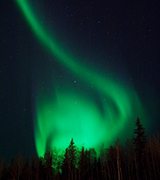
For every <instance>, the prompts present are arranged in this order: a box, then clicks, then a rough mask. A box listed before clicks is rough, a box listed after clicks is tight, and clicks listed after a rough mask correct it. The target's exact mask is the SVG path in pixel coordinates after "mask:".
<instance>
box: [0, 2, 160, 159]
mask: <svg viewBox="0 0 160 180" xmlns="http://www.w3.org/2000/svg"><path fill="white" fill-rule="evenodd" d="M30 5H31V6H32V8H33V9H34V11H35V13H36V15H37V16H38V18H39V20H40V22H41V24H42V28H43V27H45V28H47V30H48V33H49V34H52V33H54V36H55V37H56V38H57V40H58V42H59V44H60V46H61V47H62V48H65V49H67V50H69V51H71V52H72V54H73V55H74V54H75V55H76V56H78V57H80V58H81V59H82V61H83V63H86V64H87V65H89V66H90V67H93V68H96V69H97V72H98V73H100V74H101V73H104V72H105V73H106V75H109V76H114V77H117V78H118V81H119V82H120V83H122V84H125V85H127V84H132V85H133V86H134V87H135V89H136V92H137V94H138V95H139V97H140V99H141V100H142V102H143V104H144V106H145V110H146V112H147V116H148V117H149V119H150V122H149V124H150V126H149V128H147V133H148V134H152V133H153V132H156V131H160V122H159V117H160V111H159V107H160V93H159V92H160V85H159V82H160V80H159V79H160V34H159V32H160V21H159V20H160V2H159V1H158V0H157V1H156V0H152V1H150V0H148V1H145V2H144V1H133V2H132V1H125V0H124V1H121V0H115V1H111V0H109V1H106V0H104V1H103V0H102V1H99V0H97V1H94V0H90V1H87V0H85V1H83V0H82V1H71V0H68V1H65V0H59V1H51V0H45V1H44V0H39V1H38V0H34V1H33V2H32V1H31V2H30ZM0 24H1V28H0V47H1V51H0V155H1V156H3V157H4V158H5V159H6V160H10V159H11V158H12V157H13V156H15V155H17V154H18V153H19V152H22V153H23V154H24V156H26V157H28V156H29V157H30V156H33V155H36V149H35V142H34V132H33V131H34V129H33V122H34V116H35V114H34V105H35V104H34V99H35V96H36V94H35V92H36V91H37V90H38V89H45V90H44V91H45V92H47V93H51V92H50V89H49V87H50V85H51V84H52V83H53V78H52V77H54V78H56V79H58V83H57V86H58V87H59V88H61V85H62V84H63V83H64V82H65V84H66V85H67V83H68V86H70V85H71V84H72V83H73V84H74V83H78V80H77V79H76V77H74V75H70V74H68V73H66V72H65V71H64V68H63V67H61V65H60V64H58V63H57V62H56V61H54V59H53V57H52V56H50V54H49V53H47V51H46V50H44V49H43V48H42V45H41V43H39V42H38V40H37V39H36V37H35V35H34V34H33V33H32V31H31V30H30V28H29V26H28V25H27V23H26V21H25V19H24V17H23V16H22V13H21V12H20V11H19V9H18V8H17V5H16V3H14V1H13V2H10V1H7V0H6V1H4V0H2V1H1V5H0ZM46 77H47V78H46ZM79 88H81V89H82V90H83V88H85V87H83V86H80V87H79Z"/></svg>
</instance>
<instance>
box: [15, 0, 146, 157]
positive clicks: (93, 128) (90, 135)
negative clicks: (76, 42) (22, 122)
mask: <svg viewBox="0 0 160 180" xmlns="http://www.w3.org/2000/svg"><path fill="white" fill-rule="evenodd" d="M17 2H18V4H19V6H20V8H21V9H22V11H23V14H24V16H25V18H26V20H27V22H28V24H29V25H30V27H31V29H32V32H33V33H35V34H36V36H37V39H39V40H40V42H41V43H42V44H43V46H44V47H45V48H47V49H48V50H50V52H51V54H52V56H55V57H56V59H57V60H58V62H60V63H61V64H62V65H64V66H69V69H70V71H72V73H74V74H76V75H78V76H79V78H80V79H82V80H83V81H84V83H86V86H87V85H88V86H90V85H91V82H94V88H90V91H96V92H95V93H96V94H98V95H99V96H100V97H99V99H98V101H99V102H101V106H102V107H101V108H98V105H97V103H95V98H94V95H92V97H91V98H87V96H86V95H85V94H86V93H85V92H76V91H75V90H74V89H73V91H72V93H70V92H67V90H66V88H65V87H64V91H63V92H59V91H58V89H55V91H56V98H55V99H51V102H43V103H42V104H40V102H41V100H39V99H37V102H36V106H37V108H36V109H37V112H36V114H37V122H36V123H35V141H36V148H37V152H38V155H39V156H43V154H44V153H45V151H46V147H47V146H49V147H54V146H55V147H57V148H66V147H67V145H68V143H69V142H70V140H71V138H74V140H75V141H76V144H77V145H78V146H82V145H84V146H85V147H86V148H96V147H98V146H100V145H101V144H103V143H104V144H105V145H106V144H107V145H110V143H111V142H112V141H113V140H115V138H116V137H118V134H119V133H120V132H121V131H123V129H124V128H125V124H126V123H127V121H128V120H130V119H134V117H135V115H134V116H133V114H143V113H142V112H143V110H142V107H141V103H140V100H139V99H138V97H137V95H136V93H135V92H134V89H130V90H127V87H123V86H121V85H118V83H117V82H116V80H114V79H111V78H107V77H103V76H99V75H98V74H96V72H94V70H90V69H88V68H86V67H85V66H84V65H82V64H80V62H77V59H76V58H75V59H74V58H73V57H70V56H69V53H66V52H64V51H62V50H61V48H60V47H58V46H55V44H57V42H55V41H54V38H53V37H50V36H48V35H47V33H46V32H45V30H42V29H41V26H40V24H39V23H38V20H36V17H35V15H34V13H33V12H32V11H31V9H30V8H29V5H28V4H27V2H25V1H22V0H18V1H17ZM53 84H54V82H53ZM70 88H72V87H70ZM38 93H39V92H38ZM45 96H47V95H45ZM103 96H104V97H106V101H105V102H103V100H102V97H103ZM42 98H43V97H42ZM101 109H102V110H103V111H104V112H101ZM48 143H49V144H48Z"/></svg>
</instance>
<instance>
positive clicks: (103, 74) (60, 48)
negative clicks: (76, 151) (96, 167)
mask: <svg viewBox="0 0 160 180" xmlns="http://www.w3.org/2000/svg"><path fill="white" fill-rule="evenodd" d="M117 3H118V2H117ZM104 4H105V5H104ZM104 4H103V3H102V4H101V3H100V2H97V1H96V2H94V1H91V2H88V1H85V2H83V1H81V2H77V4H76V3H73V4H72V3H71V2H67V1H66V2H65V1H58V2H52V1H49V0H47V1H44V2H43V0H42V1H40V2H39V1H35V2H32V1H30V0H29V1H28V0H16V1H15V3H14V5H13V4H12V5H13V9H14V10H16V12H15V13H16V16H15V18H14V16H13V19H14V20H15V33H14V34H15V38H14V39H13V44H14V43H16V44H17V45H15V46H14V45H12V48H8V49H13V50H12V51H13V52H15V54H16V55H15V56H16V57H14V59H13V61H12V63H15V66H18V68H16V69H17V70H16V71H15V72H18V74H17V75H16V76H15V78H14V79H16V80H17V81H13V82H15V89H16V90H15V92H16V93H17V95H14V96H13V97H17V98H19V99H21V98H22V97H23V98H22V99H23V100H21V101H17V99H16V100H15V101H14V102H19V106H18V107H17V109H21V107H23V106H24V108H22V112H21V111H18V110H15V111H14V112H16V113H17V114H18V112H19V115H17V114H16V115H15V116H13V117H14V119H16V117H19V118H17V119H19V120H17V121H16V120H14V121H12V123H13V122H14V123H15V122H16V127H17V128H18V127H21V126H20V125H18V124H23V126H22V127H23V128H20V129H21V130H20V131H22V132H21V134H23V132H25V133H24V134H23V136H22V137H24V139H26V140H22V141H25V142H27V144H28V146H29V144H30V141H29V140H28V137H29V138H31V139H33V141H34V142H32V143H34V144H35V148H36V152H37V154H38V156H43V154H44V153H45V151H46V150H47V149H48V148H50V147H56V148H58V149H64V148H66V147H67V146H68V144H69V142H70V141H71V139H72V138H73V139H74V141H75V144H76V145H77V146H78V147H82V146H84V147H85V148H95V149H98V148H100V147H101V145H102V144H104V145H105V146H106V147H109V146H110V145H111V144H114V143H115V141H116V139H117V138H119V139H120V140H121V142H124V141H125V139H126V138H132V135H133V129H134V125H135V120H136V118H137V116H139V117H140V119H141V120H142V123H143V125H144V126H145V128H146V130H147V131H151V130H152V128H153V127H154V125H153V124H152V123H151V118H152V117H156V116H157V113H156V107H158V106H157V105H158V100H157V99H158V98H157V97H158V95H157V94H158V93H157V92H158V88H159V86H158V87H157V83H155V84H152V83H153V82H154V81H153V78H152V76H153V77H154V80H155V81H156V79H158V78H157V77H159V76H158V75H157V74H158V73H159V72H158V71H157V69H158V66H157V65H156V63H157V59H158V57H159V56H158V54H157V56H156V55H155V57H154V60H152V58H150V54H149V53H151V52H150V46H149V45H147V43H146V41H147V40H146V39H145V40H143V39H142V38H141V34H142V35H143V36H144V38H146V37H147V38H149V37H150V36H151V35H150V34H151V33H152V31H153V30H152V29H153V27H154V28H155V26H153V27H152V26H151V25H150V27H148V28H146V27H145V28H144V26H142V27H141V24H143V23H140V22H139V21H140V20H139V15H138V16H135V17H134V8H133V9H132V5H130V4H129V3H128V4H127V2H123V3H122V5H121V6H119V5H118V4H112V2H108V4H107V3H106V2H105V3H104ZM127 6H128V7H129V8H128V9H129V10H127V8H126V7H127ZM104 7H105V8H104ZM109 7H110V8H109ZM111 7H112V8H111ZM114 7H115V8H114ZM135 7H136V6H135ZM117 9H118V10H117ZM14 10H13V11H14ZM121 11H122V12H123V13H124V14H125V13H129V14H128V16H124V15H123V13H121ZM135 11H136V10H135ZM130 13H131V14H130ZM138 13H139V14H141V11H140V10H139V11H138ZM140 17H141V18H142V15H141V16H140ZM146 17H149V15H148V16H146ZM18 18H19V19H18ZM129 18H130V19H129ZM144 18H145V16H144ZM16 19H17V20H16ZM142 19H143V18H142ZM151 19H152V18H151ZM14 20H13V22H14ZM7 21H8V20H7ZM7 21H6V22H7ZM136 21H137V22H139V25H137V24H136V25H135V24H134V23H135V22H136ZM19 22H20V23H19ZM148 22H150V21H149V20H148ZM19 29H20V30H19ZM147 33H148V34H149V33H150V34H149V35H148V34H147ZM154 33H155V32H154ZM16 34H17V35H16ZM11 37H12V36H11ZM10 39H11V41H12V38H10ZM18 39H19V40H18ZM21 39H22V40H21ZM152 40H153V38H152ZM152 40H150V39H149V40H148V41H149V42H150V43H148V44H154V43H153V42H152ZM142 42H143V43H142ZM155 46H156V45H155ZM143 47H144V48H143ZM152 47H154V46H153V45H152ZM157 47H158V46H157ZM143 49H144V50H143ZM155 49H156V48H152V53H153V54H156V53H155V52H154V51H155ZM4 52H5V51H4ZM146 52H148V53H146ZM8 54H9V53H8ZM145 55H146V56H145ZM10 56H11V55H10ZM4 57H5V56H4ZM4 59H5V58H4ZM149 62H151V64H150V66H149V65H148V64H149ZM147 63H148V64H147ZM12 67H13V68H14V66H12ZM151 67H152V68H153V69H151ZM148 69H149V70H148ZM9 71H10V69H9V70H8V72H9ZM156 72H158V73H156ZM11 74H14V73H11ZM15 74H16V73H15ZM13 77H14V76H13ZM9 82H10V81H9ZM8 84H9V83H8ZM26 84H28V85H26ZM10 85H12V82H11V83H10ZM6 87H7V88H6V89H8V85H6ZM13 89H14V88H13ZM17 89H19V90H17ZM26 89H27V90H26ZM7 91H8V90H6V97H7ZM13 93H14V91H13ZM27 93H28V94H27ZM8 94H9V93H8ZM9 98H10V99H12V97H10V96H9ZM9 98H8V99H9ZM20 103H21V104H20ZM8 104H9V103H8ZM14 104H15V103H14ZM22 104H23V105H22ZM26 104H27V105H26ZM29 104H30V105H31V104H32V107H31V106H30V105H29ZM13 106H14V105H13ZM7 107H8V105H7V101H6V105H5V106H4V109H6V114H7V113H8V112H9V111H10V110H8V111H7ZM15 107H16V106H15ZM9 109H11V110H12V109H14V108H9ZM4 112H5V111H4ZM4 114H5V113H4ZM8 114H9V113H8ZM21 115H23V116H21ZM10 116H11V115H10ZM4 117H5V118H7V116H4ZM11 117H12V116H11ZM21 117H22V119H23V120H21ZM27 119H30V121H29V122H28V120H27ZM32 121H33V124H32V123H31V122H32ZM18 122H19V123H18ZM26 124H30V125H28V126H29V127H32V128H33V129H32V128H30V129H31V130H28V129H29V128H28V129H27V126H26ZM151 124H152V125H151ZM155 124H156V123H155ZM25 126H26V127H25ZM151 127H152V128H151ZM157 127H158V126H157ZM7 128H8V127H6V129H7ZM24 129H25V130H24ZM26 129H27V130H26ZM30 131H31V132H33V136H34V137H33V138H32V136H31V135H30V134H31V133H30ZM14 132H16V129H15V130H14ZM17 132H18V131H17ZM27 134H28V135H27ZM6 138H7V137H6ZM15 139H18V138H15ZM12 141H13V140H12ZM17 142H18V141H17ZM26 146H27V145H26ZM32 146H33V145H32Z"/></svg>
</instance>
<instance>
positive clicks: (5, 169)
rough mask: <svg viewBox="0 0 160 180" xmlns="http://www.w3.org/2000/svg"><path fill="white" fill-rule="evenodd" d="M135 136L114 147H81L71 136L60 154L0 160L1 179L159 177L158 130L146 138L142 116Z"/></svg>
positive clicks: (128, 179)
mask: <svg viewBox="0 0 160 180" xmlns="http://www.w3.org/2000/svg"><path fill="white" fill-rule="evenodd" d="M134 135H135V137H134V138H133V139H132V140H127V141H126V144H125V146H122V145H121V144H120V143H119V141H118V140H117V141H116V142H115V145H114V146H110V147H109V148H105V147H104V146H102V148H101V150H100V154H99V155H97V153H96V151H95V149H85V148H84V147H82V148H81V149H80V150H79V149H78V148H77V147H76V146H75V143H74V140H73V139H72V140H71V142H70V144H69V146H68V147H67V148H66V149H65V152H64V153H61V152H60V151H59V150H57V149H56V148H52V149H50V150H48V151H47V152H46V153H45V154H44V157H41V158H38V157H33V158H32V159H31V160H29V158H27V159H25V158H24V157H23V156H22V154H20V155H19V156H18V157H17V158H13V159H12V160H11V162H10V164H9V165H6V163H5V161H4V160H3V159H1V161H0V179H1V180H7V179H12V180H142V179H143V180H159V179H160V139H159V134H158V133H157V134H156V135H154V136H153V137H152V138H151V137H148V138H147V137H146V135H145V129H144V128H143V126H142V124H141V122H140V119H139V118H137V120H136V129H135V130H134Z"/></svg>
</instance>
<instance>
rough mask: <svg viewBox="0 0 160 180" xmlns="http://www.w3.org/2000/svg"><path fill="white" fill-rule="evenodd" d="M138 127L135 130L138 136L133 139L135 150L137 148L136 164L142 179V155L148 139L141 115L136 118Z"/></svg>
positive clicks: (139, 176)
mask: <svg viewBox="0 0 160 180" xmlns="http://www.w3.org/2000/svg"><path fill="white" fill-rule="evenodd" d="M136 127H137V128H136V129H135V130H134V133H135V134H136V137H135V138H134V139H133V144H134V150H135V166H136V173H137V179H142V176H143V173H142V168H143V167H142V166H143V163H142V155H143V154H144V148H145V145H146V142H147V141H146V135H145V129H144V128H143V126H142V124H141V122H140V119H139V117H138V118H137V120H136Z"/></svg>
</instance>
